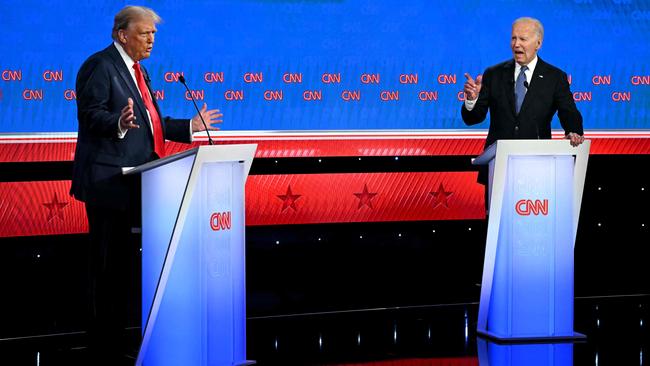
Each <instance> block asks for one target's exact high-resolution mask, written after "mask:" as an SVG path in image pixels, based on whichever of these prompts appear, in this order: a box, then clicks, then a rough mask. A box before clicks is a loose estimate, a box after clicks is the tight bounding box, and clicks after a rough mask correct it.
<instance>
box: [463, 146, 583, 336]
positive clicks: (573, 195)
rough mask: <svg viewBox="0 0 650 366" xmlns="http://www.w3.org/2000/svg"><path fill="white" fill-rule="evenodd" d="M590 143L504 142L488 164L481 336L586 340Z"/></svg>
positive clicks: (481, 160) (482, 160)
mask: <svg viewBox="0 0 650 366" xmlns="http://www.w3.org/2000/svg"><path fill="white" fill-rule="evenodd" d="M589 147H590V141H585V142H584V143H583V144H581V145H580V146H578V147H572V146H571V145H570V143H569V141H568V140H500V141H497V142H496V143H495V144H493V145H491V146H490V147H488V148H487V149H486V150H485V152H483V154H481V155H480V156H479V157H478V158H476V159H475V160H474V164H477V165H484V164H489V171H490V174H489V176H490V184H489V189H490V192H489V200H490V205H489V219H488V232H487V240H486V248H485V261H484V266H483V280H482V287H481V302H480V306H479V315H478V324H477V331H478V333H479V334H481V335H484V336H487V337H489V338H493V339H496V340H500V341H522V342H526V341H561V340H572V339H580V338H584V335H582V334H580V333H576V332H574V331H573V300H574V295H573V249H574V246H575V237H576V232H577V228H578V218H579V214H580V204H581V201H582V193H583V186H584V181H585V174H586V170H587V160H588V157H589Z"/></svg>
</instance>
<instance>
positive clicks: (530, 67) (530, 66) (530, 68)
mask: <svg viewBox="0 0 650 366" xmlns="http://www.w3.org/2000/svg"><path fill="white" fill-rule="evenodd" d="M537 60H539V58H538V57H537V55H535V58H533V59H532V60H531V61H530V62H529V63H528V65H526V66H528V70H526V73H528V72H530V74H531V75H532V74H533V72H534V71H535V66H537ZM519 70H521V65H519V64H518V63H517V62H515V75H519Z"/></svg>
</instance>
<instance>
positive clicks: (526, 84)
mask: <svg viewBox="0 0 650 366" xmlns="http://www.w3.org/2000/svg"><path fill="white" fill-rule="evenodd" d="M524 88H526V90H528V80H524Z"/></svg>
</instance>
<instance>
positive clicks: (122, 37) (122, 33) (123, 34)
mask: <svg viewBox="0 0 650 366" xmlns="http://www.w3.org/2000/svg"><path fill="white" fill-rule="evenodd" d="M117 39H119V40H120V43H122V44H124V43H126V32H125V31H124V29H120V30H118V31H117Z"/></svg>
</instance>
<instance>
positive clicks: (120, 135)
mask: <svg viewBox="0 0 650 366" xmlns="http://www.w3.org/2000/svg"><path fill="white" fill-rule="evenodd" d="M127 131H129V130H123V129H122V124H121V123H120V119H119V118H118V119H117V138H118V139H120V140H121V139H123V138H124V136H126V133H127Z"/></svg>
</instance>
